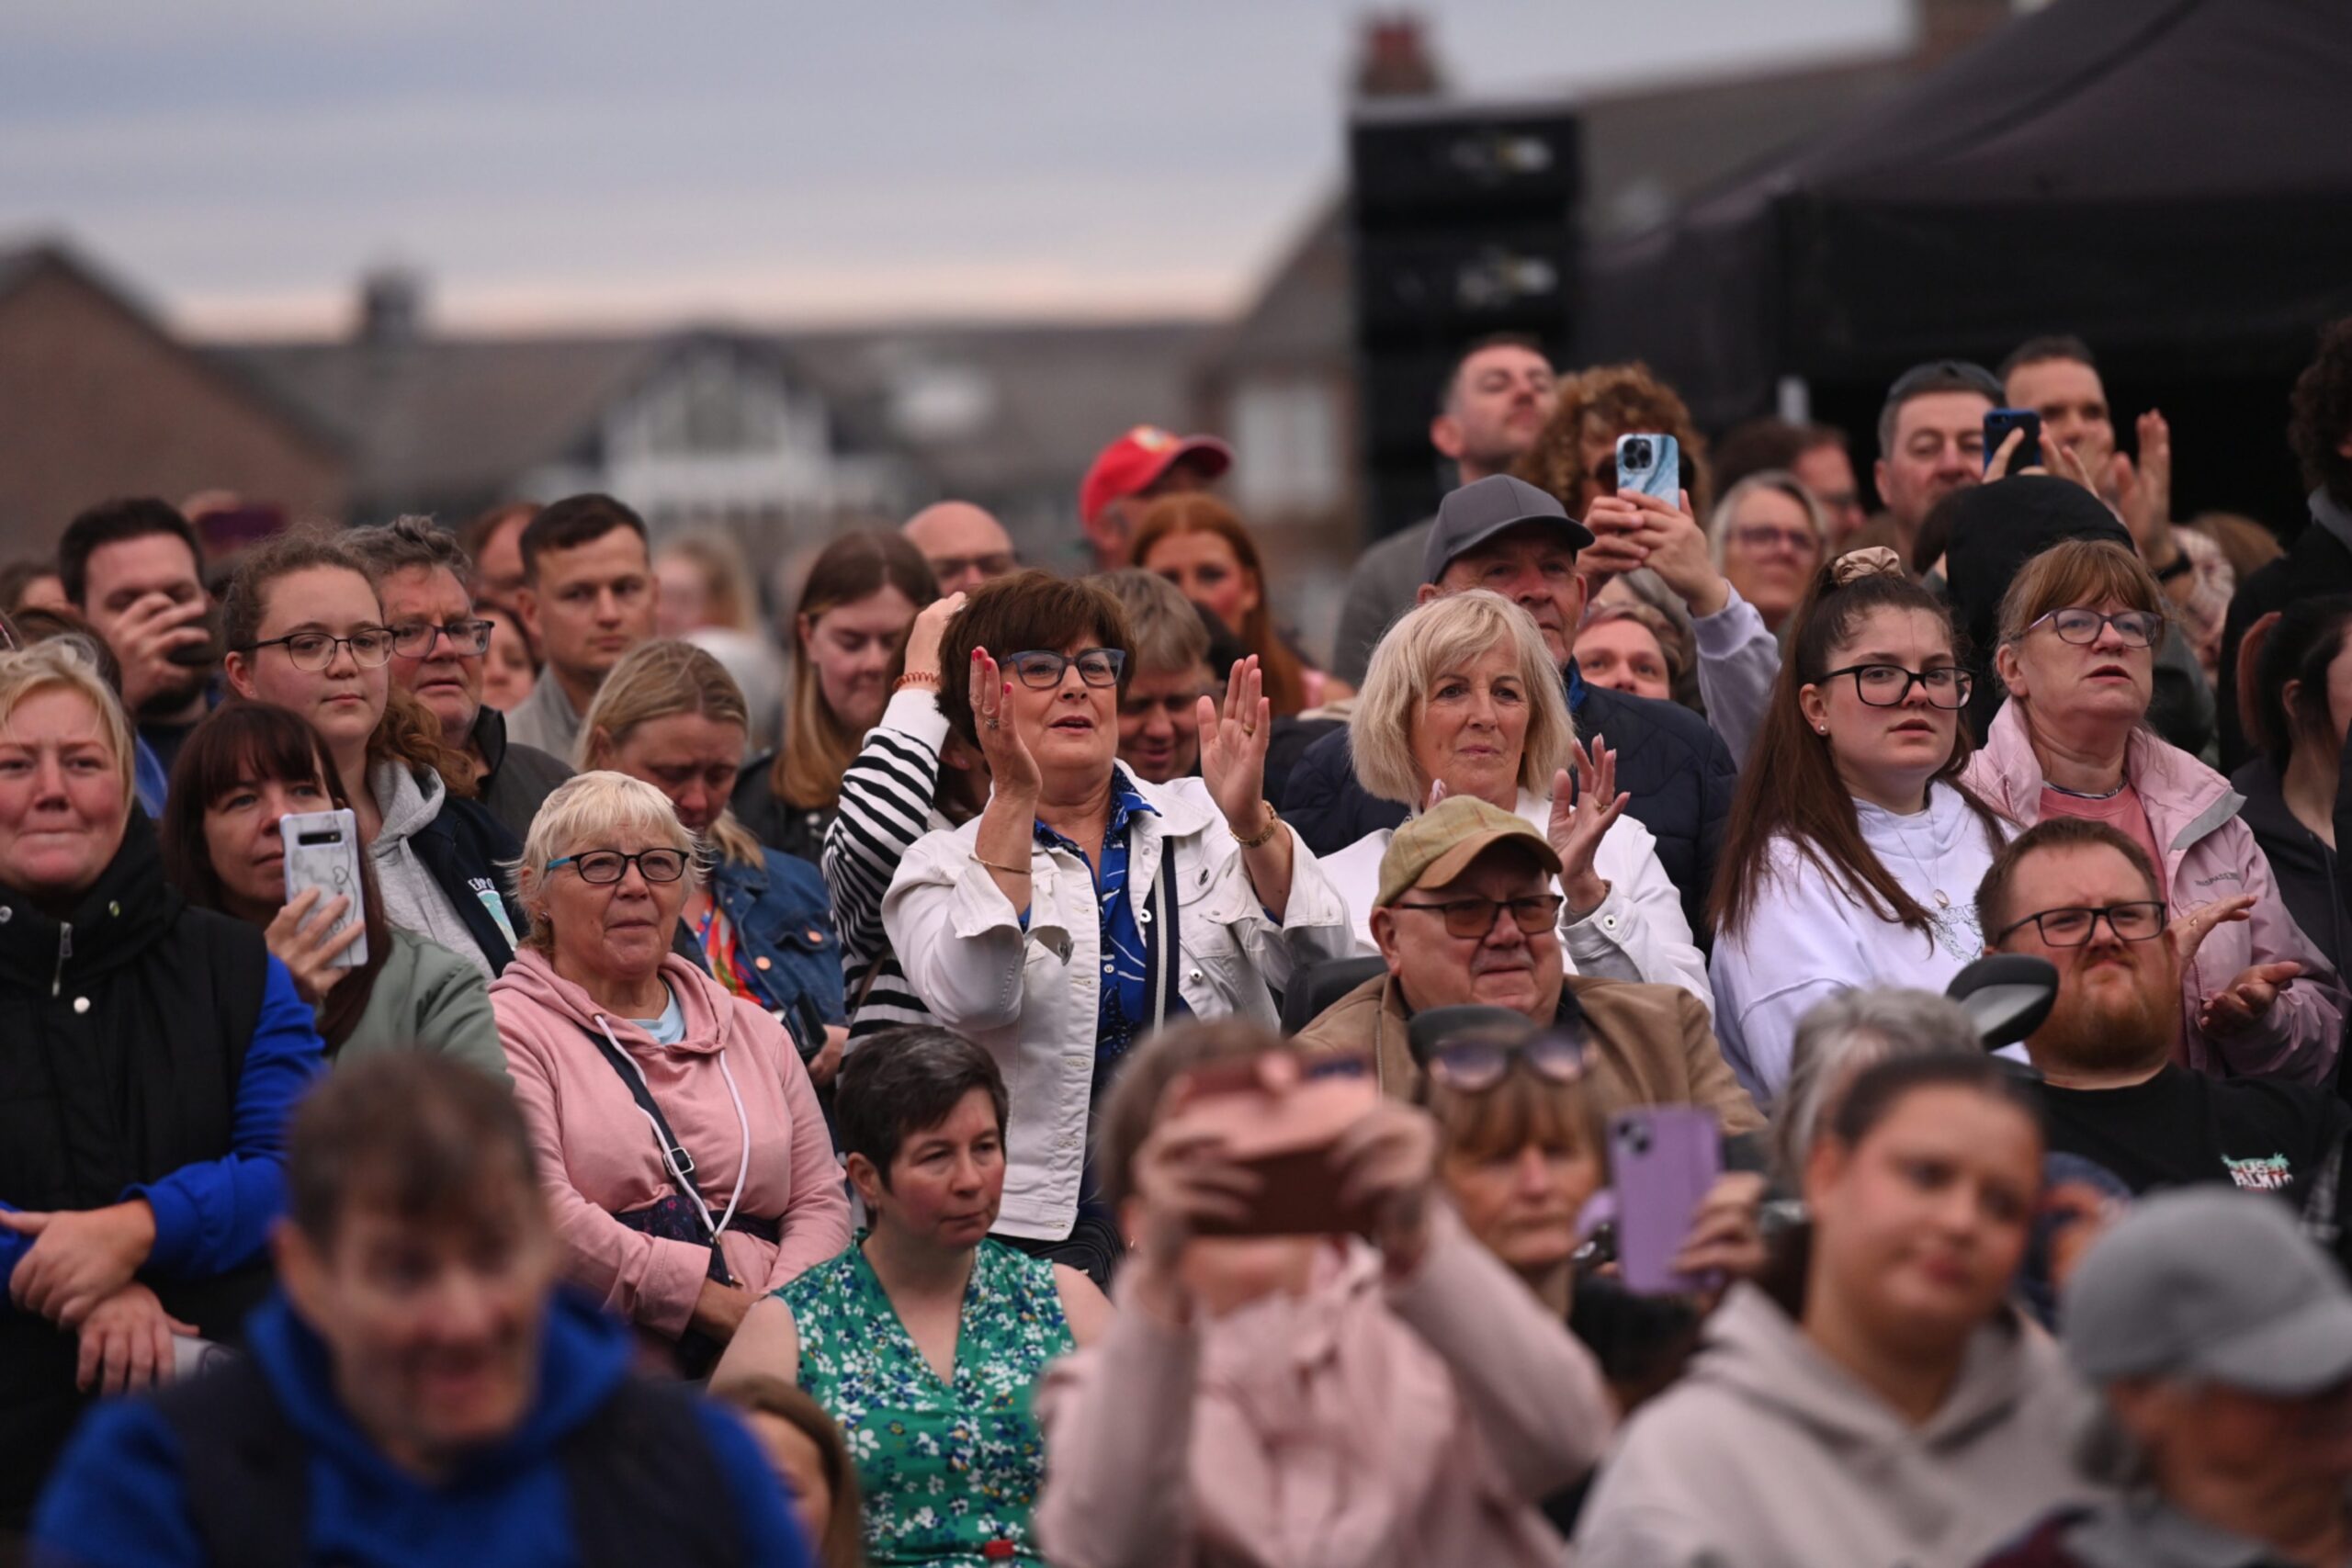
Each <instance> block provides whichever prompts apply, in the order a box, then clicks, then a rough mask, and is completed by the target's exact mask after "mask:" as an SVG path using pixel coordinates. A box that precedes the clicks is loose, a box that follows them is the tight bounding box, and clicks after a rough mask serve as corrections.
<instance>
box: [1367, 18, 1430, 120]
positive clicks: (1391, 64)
mask: <svg viewBox="0 0 2352 1568" xmlns="http://www.w3.org/2000/svg"><path fill="white" fill-rule="evenodd" d="M1444 87H1445V80H1444V78H1443V76H1442V74H1440V73H1439V71H1438V68H1437V62H1436V61H1435V60H1433V59H1431V58H1430V48H1429V33H1428V28H1427V27H1426V26H1425V25H1424V24H1423V22H1422V20H1421V18H1420V17H1419V14H1417V13H1415V12H1412V11H1391V12H1387V13H1385V14H1380V13H1375V14H1374V15H1373V16H1371V17H1366V18H1365V19H1364V25H1363V35H1362V48H1361V51H1360V52H1359V53H1358V55H1357V57H1356V73H1355V94H1356V96H1357V97H1359V98H1411V97H1427V96H1430V95H1431V94H1434V93H1439V92H1442V91H1443V90H1444Z"/></svg>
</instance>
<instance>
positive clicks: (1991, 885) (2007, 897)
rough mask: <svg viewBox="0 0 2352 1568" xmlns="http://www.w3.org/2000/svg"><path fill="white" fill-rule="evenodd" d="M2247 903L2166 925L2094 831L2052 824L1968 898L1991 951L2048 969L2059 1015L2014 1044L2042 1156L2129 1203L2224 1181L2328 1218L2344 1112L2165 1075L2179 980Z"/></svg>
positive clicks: (2065, 820)
mask: <svg viewBox="0 0 2352 1568" xmlns="http://www.w3.org/2000/svg"><path fill="white" fill-rule="evenodd" d="M2251 903H2252V900H2251V899H2248V898H2244V897H2237V898H2223V899H2220V900H2218V901H2216V902H2214V903H2211V904H2207V905H2203V906H2201V907H2200V908H2198V909H2197V910H2196V911H2195V912H2194V913H2193V914H2190V915H2188V916H2187V917H2185V918H2184V919H2180V920H2178V921H2176V922H2175V923H2174V924H2173V925H2172V926H2171V927H2170V928H2169V929H2167V927H2166V926H2165V906H2164V904H2163V902H2162V901H2161V897H2160V895H2159V891H2158V888H2157V884H2156V876H2155V873H2154V870H2153V868H2151V866H2150V865H2149V863H2148V858H2147V856H2146V854H2145V853H2144V852H2142V850H2141V849H2140V847H2139V846H2138V845H2137V844H2134V843H2133V842H2132V841H2131V840H2130V839H2128V838H2126V837H2125V836H2124V835H2123V834H2122V833H2121V832H2120V831H2118V830H2117V829H2114V828H2111V827H2109V826H2108V825H2107V824H2106V823H2104V822H2096V821H2091V820H2088V819H2086V818H2078V817H2052V818H2047V819H2045V820H2044V821H2042V822H2041V823H2039V824H2037V825H2036V826H2035V827H2033V828H2031V829H2028V830H2027V831H2026V832H2025V833H2023V834H2021V835H2020V836H2019V837H2018V839H2017V840H2015V841H2013V842H2012V843H2010V844H2009V846H2008V847H2007V849H2005V850H2003V851H2002V852H2001V853H2000V855H1999V856H1998V857H1997V858H1996V859H1995V861H1994V862H1993V869H1992V870H1990V871H1988V872H1986V873H1985V880H1984V883H1983V885H1982V886H1979V887H1978V889H1977V892H1976V914H1977V919H1979V920H1980V921H1982V922H1983V928H1984V931H1985V945H1986V947H1987V948H1988V949H1989V950H1991V951H1995V952H2000V953H2026V954H2029V955H2030V956H2032V957H2035V958H2042V959H2047V960H2048V961H2049V962H2050V963H2052V964H2055V965H2057V968H2058V1003H2057V1006H2056V1007H2054V1008H2052V1010H2051V1013H2050V1017H2049V1019H2048V1021H2045V1022H2044V1023H2043V1024H2042V1026H2041V1028H2040V1029H2039V1030H2037V1031H2035V1032H2034V1034H2033V1036H2032V1038H2031V1039H2030V1040H2028V1041H2027V1042H2026V1043H2025V1047H2026V1054H2027V1055H2028V1056H2030V1058H2031V1059H2032V1062H2033V1065H2034V1066H2035V1067H2036V1068H2037V1069H2038V1070H2039V1071H2040V1072H2041V1077H2042V1080H2043V1084H2042V1100H2043V1103H2044V1107H2045V1111H2046V1115H2047V1120H2048V1122H2049V1134H2050V1147H2051V1149H2052V1152H2064V1153H2066V1154H2073V1155H2079V1156H2082V1157H2084V1158H2085V1159H2088V1160H2091V1161H2093V1162H2095V1163H2096V1164H2098V1165H2101V1166H2104V1167H2106V1168H2108V1169H2109V1170H2110V1171H2112V1172H2114V1173H2115V1175H2116V1176H2117V1177H2118V1178H2119V1179H2120V1180H2121V1181H2122V1182H2123V1183H2124V1185H2125V1186H2127V1187H2129V1188H2131V1190H2132V1191H2134V1192H2144V1191H2147V1190H2151V1189H2154V1188H2160V1187H2182V1186H2190V1185H2194V1184H2197V1183H2201V1182H2218V1181H2229V1182H2233V1183H2234V1184H2235V1185H2237V1186H2239V1187H2241V1188H2245V1189H2246V1190H2251V1191H2257V1192H2275V1193H2277V1194H2278V1195H2279V1196H2280V1197H2282V1198H2284V1199H2286V1200H2287V1201H2290V1202H2292V1203H2294V1204H2296V1205H2297V1206H2298V1207H2299V1208H2301V1209H2302V1210H2304V1212H2305V1213H2317V1214H2324V1215H2328V1216H2331V1217H2332V1215H2333V1214H2334V1213H2335V1212H2337V1199H2338V1194H2337V1192H2336V1190H2335V1188H2336V1187H2337V1186H2338V1185H2340V1183H2339V1182H2327V1181H2324V1180H2322V1178H2323V1176H2324V1173H2325V1172H2326V1171H2327V1170H2328V1169H2329V1168H2330V1167H2331V1165H2334V1166H2336V1167H2338V1168H2339V1175H2340V1167H2341V1165H2342V1163H2343V1144H2344V1141H2345V1137H2346V1133H2347V1132H2352V1108H2347V1107H2346V1105H2345V1103H2344V1102H2343V1101H2342V1100H2338V1099H2336V1098H2335V1095H2333V1094H2331V1093H2329V1092H2327V1091H2326V1090H2324V1089H2312V1088H2310V1087H2308V1086H2305V1085H2302V1084H2294V1083H2287V1082H2284V1081H2280V1080H2276V1079H2270V1078H2214V1077H2206V1076H2205V1075H2203V1074H2201V1073H2196V1072H2192V1071H2190V1070H2189V1069H2188V1068H2187V1067H2184V1066H2180V1065H2179V1064H2178V1063H2177V1062H2176V1061H2175V1060H2174V1059H2173V1057H2174V1051H2175V1046H2176V1044H2177V1042H2178V1040H2179V1038H2180V1032H2181V989H2180V974H2181V965H2182V964H2185V963H2186V962H2187V961H2188V958H2189V957H2190V955H2191V954H2193V953H2195V952H2196V951H2197V945H2198V943H2199V942H2201V941H2202V940H2203V939H2204V937H2205V936H2206V934H2207V933H2208V932H2210V931H2211V930H2212V929H2213V927H2214V926H2216V925H2218V924H2221V923H2222V922H2223V921H2228V920H2242V919H2245V918H2246V911H2247V909H2248V908H2249V907H2250V906H2251ZM2295 967H2296V966H2295V965H2294V964H2268V965H2257V966H2256V970H2255V971H2250V972H2249V976H2251V977H2242V979H2241V981H2240V983H2239V984H2238V985H2236V986H2233V987H2231V988H2230V989H2229V990H2228V991H2227V992H2225V993H2223V994H2222V995H2219V996H2215V997H2211V998H2207V1000H2208V1001H2209V1002H2210V1003H2211V1005H2212V1006H2214V1007H2216V1008H2220V1009H2238V1010H2256V1009H2257V1008H2258V1007H2259V1005H2260V1004H2261V1003H2262V1002H2264V1001H2265V1000H2266V998H2264V997H2263V996H2261V995H2258V994H2251V993H2257V992H2262V991H2267V992H2269V993H2271V994H2272V995H2275V994H2276V992H2277V989H2278V987H2282V986H2286V985H2290V984H2291V983H2292V981H2293V971H2294V969H2295Z"/></svg>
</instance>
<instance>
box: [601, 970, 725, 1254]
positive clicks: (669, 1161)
mask: <svg viewBox="0 0 2352 1568" xmlns="http://www.w3.org/2000/svg"><path fill="white" fill-rule="evenodd" d="M596 1027H597V1028H599V1029H601V1030H603V1031H604V1032H605V1039H607V1040H610V1041H612V1043H613V1049H614V1050H616V1051H619V1052H620V1055H621V1058H622V1060H624V1061H626V1062H628V1065H629V1066H630V1067H631V1068H632V1069H633V1070H634V1071H635V1072H636V1074H637V1076H638V1080H639V1082H641V1083H643V1084H644V1085H645V1091H646V1093H648V1094H651V1093H652V1092H653V1083H652V1080H651V1079H650V1078H648V1077H646V1076H645V1069H644V1067H642V1066H639V1063H638V1060H637V1058H636V1057H634V1056H632V1055H629V1054H628V1052H627V1051H626V1050H622V1048H621V1043H620V1041H619V1040H618V1039H617V1038H616V1037H615V1036H614V1034H613V1026H612V1025H611V1024H610V1023H609V1022H607V1021H605V1015H604V1014H603V1013H601V1012H600V1013H598V1014H597V1015H596ZM718 1076H719V1077H723V1078H725V1079H726V1080H727V1098H728V1099H729V1100H733V1101H734V1102H735V1125H736V1126H737V1128H739V1129H740V1130H741V1133H742V1134H743V1155H742V1157H741V1159H739V1160H737V1161H736V1162H735V1190H734V1191H732V1192H730V1193H729V1194H728V1196H727V1212H726V1213H724V1214H722V1215H720V1216H719V1218H718V1223H717V1224H713V1223H712V1222H711V1218H710V1205H709V1204H707V1203H706V1202H704V1201H703V1200H702V1193H701V1191H700V1190H698V1189H697V1188H696V1187H695V1184H694V1183H693V1182H692V1181H690V1180H688V1179H687V1178H686V1173H685V1172H684V1171H683V1170H680V1169H679V1168H678V1162H677V1161H676V1160H675V1159H673V1157H671V1154H670V1140H669V1139H667V1138H665V1137H663V1136H662V1124H661V1123H660V1122H656V1121H655V1120H653V1113H652V1112H651V1111H648V1110H646V1109H645V1107H643V1106H642V1105H640V1106H639V1107H638V1108H637V1113H638V1114H639V1116H642V1117H644V1118H645V1124H646V1125H647V1126H649V1127H650V1128H652V1129H653V1142H654V1145H655V1146H656V1147H658V1148H659V1149H661V1151H662V1165H663V1166H665V1167H667V1168H668V1169H669V1172H670V1179H671V1180H673V1181H674V1182H676V1183H677V1186H678V1190H679V1191H681V1192H684V1194H685V1195H686V1198H687V1201H690V1202H692V1203H693V1204H694V1206H695V1212H696V1213H700V1214H701V1215H702V1223H703V1228H704V1229H705V1230H707V1231H708V1232H710V1235H711V1239H712V1240H713V1241H716V1240H718V1237H719V1236H720V1235H724V1234H725V1233H726V1230H727V1227H728V1226H729V1225H730V1224H733V1223H734V1222H735V1207H736V1205H737V1204H739V1203H741V1201H743V1180H744V1178H746V1177H748V1176H749V1175H750V1174H751V1172H752V1118H751V1115H750V1113H749V1112H747V1111H744V1109H743V1095H742V1091H741V1090H740V1089H737V1088H736V1087H735V1074H734V1073H733V1071H732V1070H730V1069H729V1067H728V1066H727V1053H726V1052H725V1051H724V1050H722V1051H720V1052H719V1053H718Z"/></svg>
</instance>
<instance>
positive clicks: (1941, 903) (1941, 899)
mask: <svg viewBox="0 0 2352 1568" xmlns="http://www.w3.org/2000/svg"><path fill="white" fill-rule="evenodd" d="M1936 908H1939V909H1949V908H1951V894H1949V893H1947V892H1945V891H1944V890H1943V889H1942V888H1940V887H1939V888H1937V889H1936Z"/></svg>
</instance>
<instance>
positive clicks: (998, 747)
mask: <svg viewBox="0 0 2352 1568" xmlns="http://www.w3.org/2000/svg"><path fill="white" fill-rule="evenodd" d="M972 727H973V728H975V729H978V731H979V733H980V755H981V756H983V757H985V758H987V759H988V764H989V780H990V781H991V783H992V784H994V785H995V788H996V791H997V793H998V794H1000V795H1011V796H1014V797H1017V798H1023V799H1028V798H1034V797H1035V795H1036V794H1037V792H1038V791H1039V790H1040V789H1042V788H1044V787H1045V775H1044V774H1042V773H1039V772H1038V771H1037V759H1036V758H1035V757H1033V756H1031V755H1030V753H1029V748H1028V747H1027V745H1025V744H1024V743H1023V741H1022V739H1021V731H1020V730H1019V729H1018V728H1015V727H1014V725H1013V722H1012V682H1010V681H1007V680H1006V679H1005V678H1004V671H1003V670H1002V669H1001V668H1000V667H999V666H998V664H997V661H996V660H994V659H992V658H990V657H989V650H988V649H985V648H976V649H972Z"/></svg>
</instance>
